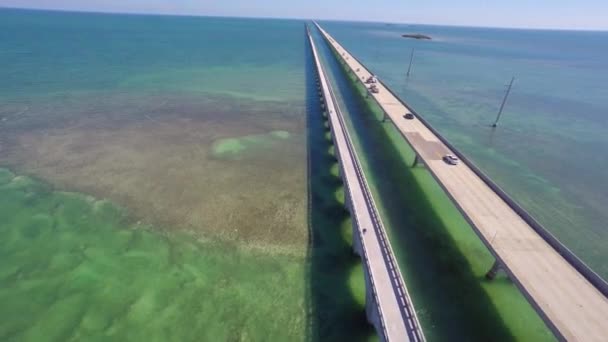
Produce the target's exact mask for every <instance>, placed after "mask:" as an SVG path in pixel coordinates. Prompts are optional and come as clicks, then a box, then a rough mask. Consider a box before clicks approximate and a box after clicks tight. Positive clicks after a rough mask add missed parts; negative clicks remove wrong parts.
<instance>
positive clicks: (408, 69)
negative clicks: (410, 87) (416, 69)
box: [407, 48, 414, 77]
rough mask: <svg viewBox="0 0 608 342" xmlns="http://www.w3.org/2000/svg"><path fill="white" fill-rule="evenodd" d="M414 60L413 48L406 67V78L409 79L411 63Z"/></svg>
mask: <svg viewBox="0 0 608 342" xmlns="http://www.w3.org/2000/svg"><path fill="white" fill-rule="evenodd" d="M413 60H414V48H412V54H411V55H410V65H409V66H408V67H407V77H410V72H411V71H412V61H413Z"/></svg>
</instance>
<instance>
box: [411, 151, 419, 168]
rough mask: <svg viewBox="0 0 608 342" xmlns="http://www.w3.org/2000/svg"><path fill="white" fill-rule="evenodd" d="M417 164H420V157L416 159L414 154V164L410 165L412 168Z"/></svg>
mask: <svg viewBox="0 0 608 342" xmlns="http://www.w3.org/2000/svg"><path fill="white" fill-rule="evenodd" d="M418 163H420V157H418V154H416V158H414V162H413V163H412V167H416V166H418Z"/></svg>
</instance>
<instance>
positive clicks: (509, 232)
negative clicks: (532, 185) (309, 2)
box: [317, 24, 608, 341]
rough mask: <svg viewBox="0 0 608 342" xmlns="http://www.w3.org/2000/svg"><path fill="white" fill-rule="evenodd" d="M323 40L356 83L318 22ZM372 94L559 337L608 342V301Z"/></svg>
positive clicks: (357, 68) (383, 97) (400, 107)
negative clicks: (337, 56) (333, 50)
mask: <svg viewBox="0 0 608 342" xmlns="http://www.w3.org/2000/svg"><path fill="white" fill-rule="evenodd" d="M317 28H318V29H319V30H320V31H321V33H322V34H323V35H324V36H325V38H326V41H327V42H329V44H331V46H333V48H334V49H335V51H336V52H337V54H338V55H339V56H341V58H342V60H343V61H344V62H345V63H346V65H347V66H348V67H349V68H350V69H351V71H352V72H353V73H354V74H355V75H356V76H358V79H359V81H360V82H361V83H364V80H365V79H367V78H368V77H369V76H371V72H370V71H369V70H368V69H366V68H365V66H363V65H362V64H361V63H360V62H359V61H358V60H357V59H356V58H354V57H353V56H352V55H350V54H349V52H348V51H346V50H345V49H344V48H343V47H342V46H341V45H340V44H339V43H338V42H336V40H335V39H333V38H332V37H331V36H330V35H329V34H328V33H327V32H326V31H324V30H323V29H322V28H321V27H320V26H318V24H317ZM377 86H378V88H379V90H380V91H379V93H378V94H371V96H373V98H374V99H375V100H376V102H377V103H378V104H379V105H380V107H382V109H383V110H384V112H385V113H386V114H387V116H388V117H389V118H390V120H391V121H392V122H393V124H394V125H395V126H396V127H397V128H398V129H399V130H400V131H401V133H402V135H403V137H404V138H405V139H406V141H407V142H408V143H409V145H411V147H412V148H413V149H414V150H415V151H416V153H417V154H418V156H419V158H420V159H421V160H422V162H423V163H424V164H425V165H426V166H427V168H428V169H429V171H430V172H431V173H432V174H433V176H434V177H435V179H436V180H437V181H438V182H439V184H440V185H441V186H442V187H443V189H444V190H445V191H446V193H447V194H448V196H449V197H450V198H451V199H452V200H453V202H454V203H455V204H456V206H457V207H458V209H459V210H460V211H461V213H462V214H463V215H464V216H465V218H466V219H467V220H468V221H469V223H470V224H471V225H472V226H473V228H474V230H476V233H477V234H478V235H479V236H480V238H481V239H482V240H483V241H484V243H485V244H486V245H487V246H488V248H489V249H490V251H491V252H492V253H493V254H494V256H495V257H496V258H497V260H498V261H499V262H500V263H501V264H502V267H503V268H505V270H506V272H507V273H508V274H509V276H510V278H511V279H512V280H513V281H514V282H515V283H516V284H517V285H518V287H519V288H520V289H521V291H522V292H523V293H524V295H525V296H526V297H527V298H528V300H529V301H530V302H531V303H532V305H533V306H534V307H535V309H537V311H538V312H539V314H540V315H541V317H542V318H543V319H544V320H545V322H546V323H547V325H548V326H549V327H550V328H551V329H552V330H553V331H554V333H555V334H556V336H558V337H559V338H560V339H567V340H570V341H608V299H607V298H606V297H605V296H604V295H603V294H602V292H600V291H599V290H598V288H596V287H595V286H594V285H593V284H591V283H590V282H589V281H588V280H587V278H585V277H584V276H583V275H582V274H581V273H579V271H577V269H575V268H574V267H573V266H572V264H571V263H569V262H568V261H567V260H566V259H565V258H564V257H563V256H562V255H560V254H559V253H558V252H557V251H556V250H555V249H554V248H553V247H552V246H551V245H549V243H548V242H547V241H545V239H543V238H542V237H541V236H540V235H539V234H538V233H537V232H536V231H535V230H534V229H533V228H532V227H531V226H530V225H529V224H528V223H527V222H526V221H525V220H524V219H522V217H521V216H520V215H519V214H518V213H517V212H515V210H514V209H513V208H512V207H511V206H510V205H509V204H508V203H507V202H506V201H505V200H504V199H503V198H502V197H500V196H499V195H498V194H497V193H496V192H495V191H494V190H493V189H492V188H490V186H489V185H488V184H487V183H486V182H484V181H483V180H482V179H481V178H480V176H479V175H478V174H477V173H475V172H474V171H473V170H472V169H471V168H470V167H469V166H468V165H467V163H459V164H458V165H455V166H451V165H448V164H446V163H445V162H443V160H442V157H443V156H444V155H445V154H448V153H452V154H455V153H454V152H453V151H451V150H450V148H449V147H448V146H446V144H444V143H443V142H442V139H439V138H438V136H437V135H436V134H435V133H433V131H432V130H431V129H429V127H427V126H426V125H425V124H424V123H423V122H421V120H419V119H418V118H415V119H414V120H406V119H404V118H403V116H404V114H406V113H410V112H411V111H410V110H409V109H408V108H407V107H406V106H405V105H404V104H403V103H402V102H401V101H400V100H399V99H397V98H396V97H395V95H393V94H392V92H390V91H388V89H387V88H386V87H385V86H384V84H382V83H378V84H377Z"/></svg>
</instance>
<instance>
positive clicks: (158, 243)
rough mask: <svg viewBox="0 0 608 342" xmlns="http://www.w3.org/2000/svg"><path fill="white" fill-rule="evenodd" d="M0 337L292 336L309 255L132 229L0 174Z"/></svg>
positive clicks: (298, 327)
mask: <svg viewBox="0 0 608 342" xmlns="http://www.w3.org/2000/svg"><path fill="white" fill-rule="evenodd" d="M0 253H1V255H2V263H0V284H2V286H1V287H0V302H2V305H1V306H0V317H2V324H0V339H1V340H3V341H9V340H14V341H40V340H45V341H69V340H74V341H76V340H89V341H90V340H154V341H167V340H179V341H185V340H198V341H200V340H268V339H270V340H294V339H302V338H303V337H304V336H305V333H306V332H305V327H306V322H305V321H304V320H305V318H306V315H305V310H306V305H305V300H304V298H305V281H304V279H305V272H306V267H305V265H306V262H305V260H303V258H297V257H286V256H281V255H272V254H267V253H259V252H256V251H254V250H249V249H247V247H246V246H238V245H234V244H227V243H220V242H217V241H215V242H214V241H207V242H199V241H196V240H195V239H193V238H192V237H191V236H188V235H186V234H170V235H168V234H164V233H162V232H159V231H153V230H150V227H141V226H137V225H136V224H135V225H134V224H129V223H127V221H126V220H125V217H124V213H123V210H121V209H120V208H118V207H115V206H113V205H112V204H110V203H109V202H107V201H103V200H97V199H95V198H92V197H90V196H85V195H81V194H77V193H69V192H58V191H53V190H51V189H50V188H49V187H48V186H45V185H44V184H43V183H41V182H38V181H34V180H32V179H30V178H28V177H24V176H15V175H14V174H12V173H11V172H9V171H8V170H5V169H0Z"/></svg>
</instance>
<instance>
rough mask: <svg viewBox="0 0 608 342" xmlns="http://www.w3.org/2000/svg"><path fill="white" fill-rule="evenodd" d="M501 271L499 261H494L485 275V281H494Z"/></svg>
mask: <svg viewBox="0 0 608 342" xmlns="http://www.w3.org/2000/svg"><path fill="white" fill-rule="evenodd" d="M501 270H504V269H503V266H502V263H500V261H498V260H494V264H493V265H492V268H490V270H489V271H488V273H486V279H488V280H494V279H495V278H496V276H497V275H498V272H500V271H501Z"/></svg>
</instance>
